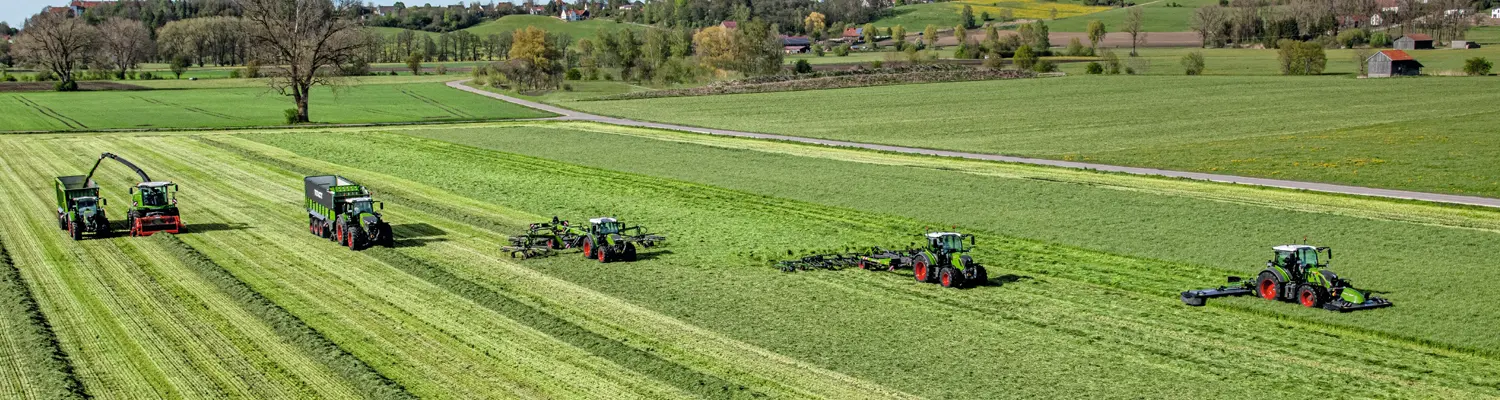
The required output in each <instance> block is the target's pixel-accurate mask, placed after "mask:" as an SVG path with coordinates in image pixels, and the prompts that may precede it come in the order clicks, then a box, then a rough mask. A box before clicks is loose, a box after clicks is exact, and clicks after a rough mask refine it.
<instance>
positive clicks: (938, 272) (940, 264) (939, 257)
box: [776, 232, 990, 288]
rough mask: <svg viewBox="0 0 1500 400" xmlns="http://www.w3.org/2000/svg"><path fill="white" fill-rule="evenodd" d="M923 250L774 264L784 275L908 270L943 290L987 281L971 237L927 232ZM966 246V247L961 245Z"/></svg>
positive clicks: (826, 256)
mask: <svg viewBox="0 0 1500 400" xmlns="http://www.w3.org/2000/svg"><path fill="white" fill-rule="evenodd" d="M922 236H923V238H925V239H926V240H927V244H926V245H925V246H923V247H916V246H915V245H913V247H912V248H908V249H906V250H888V249H883V248H879V247H876V248H872V249H870V251H868V252H854V253H840V254H818V255H811V256H806V257H802V258H800V259H795V260H786V261H780V262H777V263H776V266H777V268H780V269H781V270H782V271H785V272H794V271H806V270H810V269H838V268H842V267H848V266H857V267H859V268H860V269H865V270H886V271H895V270H897V269H901V268H907V267H911V269H912V276H913V277H914V278H916V280H917V282H922V283H932V282H936V283H938V284H941V285H943V287H949V288H954V287H966V286H976V285H982V284H984V283H985V282H988V281H989V280H990V276H989V272H988V271H986V270H985V269H984V266H983V265H979V263H976V262H974V258H973V257H970V256H969V252H970V251H972V250H973V249H974V235H969V234H962V233H955V232H928V233H926V234H923V235H922ZM965 242H967V243H965Z"/></svg>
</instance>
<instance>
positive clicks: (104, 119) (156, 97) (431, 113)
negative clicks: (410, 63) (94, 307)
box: [0, 81, 549, 132]
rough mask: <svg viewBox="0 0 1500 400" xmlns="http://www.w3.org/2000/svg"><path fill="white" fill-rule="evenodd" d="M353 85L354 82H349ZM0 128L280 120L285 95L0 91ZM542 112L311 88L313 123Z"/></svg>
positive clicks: (368, 87) (449, 95)
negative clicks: (1, 108) (4, 111)
mask: <svg viewBox="0 0 1500 400" xmlns="http://www.w3.org/2000/svg"><path fill="white" fill-rule="evenodd" d="M356 82H357V81H356ZM0 105H3V106H4V107H5V109H6V110H9V111H11V112H6V113H4V114H3V115H0V132H4V131H58V130H98V129H156V128H229V127H247V126H278V125H284V124H286V116H285V113H284V111H285V110H287V109H289V108H295V106H294V105H293V104H292V101H291V98H290V97H285V96H282V95H280V94H277V93H275V92H271V91H268V90H267V89H266V88H264V87H259V88H255V87H248V88H220V89H188V90H149V91H109V92H73V93H52V92H43V93H0ZM544 116H549V114H546V113H543V112H540V111H534V110H531V109H528V108H524V107H521V106H517V105H512V104H509V103H505V102H498V101H490V100H489V99H486V98H483V97H480V96H477V95H474V94H472V93H466V92H462V91H457V90H453V89H449V88H448V87H447V86H445V85H444V84H442V83H435V82H434V83H413V84H353V85H350V86H345V87H341V88H339V89H338V90H337V91H335V90H333V89H329V88H326V87H320V88H315V89H314V90H313V93H312V105H311V118H312V120H313V122H316V123H327V124H362V123H398V122H443V121H471V120H495V119H508V118H535V117H544Z"/></svg>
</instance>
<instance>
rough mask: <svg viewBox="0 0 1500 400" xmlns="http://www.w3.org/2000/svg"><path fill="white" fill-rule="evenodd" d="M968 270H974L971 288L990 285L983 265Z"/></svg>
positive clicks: (988, 275) (988, 276) (988, 273)
mask: <svg viewBox="0 0 1500 400" xmlns="http://www.w3.org/2000/svg"><path fill="white" fill-rule="evenodd" d="M969 268H973V269H974V280H973V281H972V283H973V286H979V285H985V284H989V283H990V272H989V271H986V270H985V269H984V266H983V265H975V266H972V267H969Z"/></svg>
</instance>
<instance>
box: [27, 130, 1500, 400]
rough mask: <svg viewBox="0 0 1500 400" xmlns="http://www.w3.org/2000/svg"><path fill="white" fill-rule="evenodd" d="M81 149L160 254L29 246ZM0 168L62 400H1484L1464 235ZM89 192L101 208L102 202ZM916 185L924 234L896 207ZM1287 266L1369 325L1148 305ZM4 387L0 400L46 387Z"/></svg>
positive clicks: (862, 160) (164, 168)
mask: <svg viewBox="0 0 1500 400" xmlns="http://www.w3.org/2000/svg"><path fill="white" fill-rule="evenodd" d="M351 144H355V145H351ZM100 149H107V150H109V151H112V152H115V153H117V154H121V155H123V156H125V157H128V158H130V159H131V161H134V162H135V163H137V164H139V165H141V166H142V167H143V168H145V169H146V170H148V171H151V173H152V175H153V177H158V179H170V180H173V181H175V182H177V183H179V184H180V185H182V187H183V190H182V192H180V194H179V198H180V199H181V204H182V207H183V216H184V218H185V220H186V222H187V224H188V226H189V229H188V232H187V233H184V234H181V235H177V236H157V237H151V238H128V237H114V238H107V239H91V240H86V241H83V242H72V241H70V240H68V239H66V238H65V235H63V234H62V233H61V232H59V231H57V230H56V223H55V221H54V220H53V218H52V216H51V215H50V211H47V210H45V209H48V208H49V207H50V206H49V205H48V204H49V203H50V202H51V196H52V193H51V190H52V189H51V187H50V186H49V183H48V181H49V179H51V177H52V176H56V175H63V174H75V173H79V172H80V170H81V169H86V168H87V166H88V165H89V164H90V163H91V162H92V161H93V158H94V155H95V154H97V153H98V152H99V151H100ZM601 149H608V150H607V151H601ZM0 151H3V152H4V153H5V154H10V155H12V156H8V157H5V158H3V159H0V179H4V180H5V182H8V183H10V184H11V187H13V188H16V189H17V190H10V191H5V192H4V193H0V209H6V210H12V211H11V212H7V213H0V227H3V229H0V243H3V246H4V249H6V253H7V254H9V255H10V257H11V259H12V261H11V262H10V263H9V265H10V266H11V267H12V268H14V270H16V271H18V272H19V276H20V277H21V278H20V279H22V280H24V282H26V285H27V286H28V287H30V288H31V290H30V292H31V294H30V296H29V297H30V298H33V299H34V301H35V303H36V304H38V305H39V307H38V308H39V309H40V310H41V311H42V314H43V315H45V318H46V320H47V322H48V323H50V326H51V327H52V328H53V331H55V335H56V338H57V339H56V341H57V343H58V346H57V347H58V348H59V349H61V351H63V352H64V353H65V354H66V355H67V356H68V357H67V358H68V359H69V360H72V363H73V373H72V374H70V375H69V376H70V377H71V378H73V379H76V380H78V381H79V382H81V383H82V387H84V388H85V390H86V392H87V393H86V394H88V395H92V396H95V397H173V396H174V395H180V396H183V397H220V396H233V395H235V394H243V393H246V392H247V391H248V392H249V393H253V396H254V397H261V398H305V397H334V398H350V397H373V398H403V397H406V396H416V397H423V398H490V397H553V398H556V397H569V398H576V397H590V398H690V397H695V398H703V397H710V398H727V397H734V398H757V397H773V398H784V397H797V398H805V397H816V398H919V397H920V398H995V397H1069V398H1072V397H1118V395H1119V394H1120V393H1130V394H1131V396H1143V397H1208V396H1213V397H1216V398H1266V397H1339V396H1350V397H1421V396H1433V395H1437V396H1441V397H1462V398H1471V397H1494V396H1500V386H1497V385H1500V372H1497V371H1500V362H1497V360H1495V357H1500V354H1497V353H1495V352H1494V351H1493V349H1494V348H1495V346H1496V345H1500V342H1496V340H1497V339H1496V337H1494V335H1492V334H1491V332H1489V329H1488V327H1489V326H1491V325H1493V324H1494V323H1496V322H1497V321H1496V320H1497V319H1500V312H1497V311H1495V310H1492V309H1491V308H1487V307H1485V306H1484V303H1483V302H1474V301H1467V300H1466V299H1465V296H1477V295H1483V294H1484V293H1486V292H1488V288H1489V286H1488V285H1489V284H1488V282H1491V281H1493V279H1491V278H1493V277H1491V276H1489V275H1493V273H1494V272H1493V271H1489V270H1486V269H1483V268H1476V266H1481V265H1484V263H1486V262H1487V260H1488V257H1489V255H1488V252H1487V251H1486V250H1487V249H1491V248H1495V246H1496V245H1500V243H1495V242H1496V241H1500V233H1497V232H1500V213H1497V212H1495V211H1492V210H1471V209H1460V208H1450V207H1440V206H1429V205H1420V204H1411V203H1400V202H1389V201H1383V200H1372V199H1358V198H1348V197H1340V196H1329V195H1321V194H1313V193H1296V192H1286V191H1279V190H1267V189H1257V188H1250V187H1238V186H1230V185H1217V184H1208V183H1194V182H1179V181H1170V180H1160V179H1152V178H1144V177H1132V176H1117V175H1105V174H1095V173H1090V172H1086V171H1072V170H1055V169H1046V168H1039V167H1027V166H1014V165H1005V164H993V163H978V162H968V161H957V160H945V159H935V158H925V157H913V156H900V155H888V154H881V153H872V152H859V151H852V150H842V149H832V148H824V147H814V146H802V145H793V144H786V143H776V142H763V141H750V140H741V139H732V138H722V137H711V136H702V135H692V134H680V133H668V132H660V131H650V130H639V129H629V128H619V127H610V126H605V125H596V124H587V123H488V124H471V125H461V126H449V127H430V126H427V127H387V128H330V129H323V130H321V131H319V132H318V133H317V134H308V132H306V131H259V132H248V131H247V132H206V133H193V132H186V133H169V134H145V133H110V134H72V135H55V134H44V135H24V136H23V135H12V136H0ZM315 173H317V174H321V173H338V174H341V175H344V176H347V177H350V178H352V179H355V180H357V181H360V182H363V183H365V184H367V185H370V186H371V187H372V189H374V190H375V192H376V193H377V197H379V198H380V199H382V200H384V201H385V202H386V207H385V214H386V218H387V219H388V220H389V221H391V223H392V224H393V225H394V228H395V232H396V235H397V237H398V240H397V243H396V247H395V248H392V249H384V248H376V249H368V250H365V251H362V252H358V253H352V252H350V251H349V250H348V249H344V248H341V247H339V246H337V245H335V244H333V243H330V242H328V241H326V240H322V239H318V238H316V237H314V236H313V235H310V234H308V233H307V230H306V226H305V222H306V218H305V217H304V216H303V215H301V211H300V210H299V209H298V207H299V205H300V204H301V202H302V196H303V193H302V187H301V182H300V178H301V177H302V176H304V175H307V174H315ZM97 178H98V180H99V181H100V183H101V185H102V186H103V187H104V188H105V190H104V191H105V193H104V195H105V196H106V197H110V198H115V199H119V198H123V197H124V196H125V193H124V190H123V189H124V188H125V186H126V185H128V184H129V183H130V182H134V181H133V179H134V175H133V174H132V173H130V172H129V171H128V170H126V169H124V168H119V166H117V165H110V166H105V167H102V168H101V171H100V175H99V176H98V177H97ZM932 187H942V188H945V189H944V190H942V192H943V193H945V194H944V195H943V196H940V197H937V198H941V199H942V201H945V202H949V203H948V204H944V205H943V206H941V207H931V206H930V205H931V204H930V203H929V204H927V206H924V204H923V202H919V201H913V199H916V198H919V197H920V196H924V195H926V194H927V193H931V192H932V191H933V190H932V189H930V188H932ZM953 188H959V189H961V190H952V189H953ZM928 197H934V196H928ZM955 205H958V206H955ZM110 206H111V208H110V213H111V215H121V214H122V210H121V209H120V208H122V207H124V206H123V205H120V204H119V202H118V201H117V202H114V203H111V204H110ZM27 210H30V211H27ZM553 215H560V216H563V217H564V218H574V219H578V218H584V217H587V216H597V215H614V216H618V217H620V218H622V219H625V220H627V221H630V222H634V223H640V224H643V225H646V226H648V227H651V228H652V229H653V230H656V231H662V232H665V233H667V234H668V236H669V237H670V238H671V239H670V240H671V242H670V245H669V246H668V247H666V248H663V249H661V250H657V251H653V252H648V253H645V255H646V257H644V259H643V260H642V261H638V262H634V263H628V264H599V263H597V262H594V261H589V260H584V259H583V258H582V257H578V256H577V254H576V253H565V254H564V255H561V256H559V257H554V258H546V259H536V260H525V261H522V260H514V259H511V258H509V257H507V256H506V255H505V254H504V253H503V252H501V251H499V250H498V249H497V246H499V245H500V244H501V243H503V242H504V241H505V236H506V235H507V234H508V233H511V232H517V231H519V230H521V229H523V228H524V226H525V224H526V223H528V222H535V221H540V220H543V219H547V218H549V217H551V216H553ZM1289 220H1290V221H1298V224H1296V225H1292V224H1280V223H1268V222H1267V221H1289ZM950 224H957V225H959V227H960V229H962V230H964V231H966V232H974V233H977V234H979V235H980V239H979V240H980V249H979V250H978V251H977V252H976V253H975V256H976V258H978V259H979V260H980V261H981V262H984V263H986V264H987V265H989V266H990V269H991V271H993V272H992V277H994V278H995V279H994V280H993V281H992V282H991V283H990V284H989V285H987V286H981V287H978V288H974V289H969V290H953V289H943V288H940V287H937V286H936V285H930V284H919V283H915V282H913V281H912V279H911V277H910V276H909V273H908V274H900V273H884V272H880V273H877V272H866V271H859V270H845V271H837V272H833V271H823V272H808V273H795V274H787V273H782V272H779V271H777V270H775V269H774V268H772V267H771V266H770V262H771V261H772V260H775V259H777V258H779V257H782V255H783V254H785V252H786V251H787V250H793V251H799V252H800V251H810V250H814V249H829V248H837V247H842V246H853V245H860V244H898V243H899V244H904V243H905V242H906V241H909V240H911V235H912V234H913V233H918V232H920V231H921V229H922V227H924V226H947V225H950ZM1122 232H1129V234H1123V233H1122ZM1298 235H1309V236H1311V237H1312V238H1314V239H1315V240H1319V241H1321V242H1322V243H1324V244H1329V245H1333V246H1335V247H1336V248H1338V249H1340V252H1341V254H1340V261H1338V262H1336V264H1335V266H1336V268H1337V269H1338V270H1339V271H1340V272H1341V273H1343V275H1344V276H1346V277H1348V278H1351V279H1353V280H1354V281H1355V282H1356V283H1360V284H1361V285H1363V286H1367V287H1371V288H1376V289H1378V290H1382V291H1385V292H1387V293H1388V294H1387V295H1386V296H1387V297H1389V298H1391V299H1393V300H1394V301H1396V302H1397V303H1398V306H1397V307H1395V308H1390V309H1383V310H1378V311H1371V312H1360V313H1351V314H1335V313H1329V312H1326V311H1321V310H1308V309H1304V308H1302V307H1300V306H1297V305H1293V304H1277V303H1270V302H1266V301H1263V300H1257V299H1248V298H1241V299H1226V300H1222V301H1215V302H1212V303H1210V306H1209V307H1206V308H1189V307H1186V306H1182V305H1181V304H1180V303H1179V302H1178V300H1177V299H1176V291H1179V290H1183V289H1186V288H1189V287H1202V286H1208V285H1212V284H1215V282H1217V281H1219V280H1221V279H1222V276H1223V275H1225V274H1230V273H1234V274H1247V273H1250V272H1254V271H1255V269H1256V268H1257V264H1259V263H1260V262H1261V260H1262V259H1263V257H1265V256H1266V253H1267V249H1266V247H1268V246H1270V245H1272V244H1276V243H1279V242H1283V241H1286V240H1290V237H1293V236H1298ZM1412 238H1422V240H1424V241H1425V242H1424V243H1430V245H1424V246H1418V247H1411V246H1401V245H1399V244H1401V243H1406V241H1408V240H1411V239H1412ZM1393 242H1394V243H1393ZM0 261H3V260H0ZM1414 264H1420V265H1424V267H1423V271H1422V274H1423V276H1424V279H1410V278H1411V276H1412V273H1413V272H1412V271H1411V266H1412V265H1414ZM0 278H4V276H3V275H0ZM4 282H5V280H0V290H12V291H13V290H15V289H13V288H11V286H5V285H3V283H4ZM7 288H10V289H7ZM7 298H9V297H7ZM268 305H271V306H274V307H269V308H268V307H267V306H268ZM144 310H151V311H144ZM257 310H258V311H257ZM11 314H13V312H12V311H11V310H10V309H8V308H5V307H0V321H8V320H11V319H12V316H11ZM22 320H24V318H23V319H22ZM286 326H292V327H298V326H302V327H305V329H287V328H285V327H286ZM299 332H300V334H299ZM187 333H192V334H191V335H189V334H187ZM215 346H228V347H215ZM221 348H222V349H233V351H227V350H224V351H214V352H206V351H202V350H200V349H221ZM21 351H25V350H20V348H19V347H17V346H0V355H3V356H4V357H0V359H6V360H9V359H16V357H19V355H16V353H18V352H21ZM329 354H332V356H329ZM271 355H274V356H271ZM14 368H16V366H13V365H12V364H0V371H6V374H0V383H4V384H3V385H0V388H7V390H13V391H11V392H8V393H12V394H17V393H19V394H18V395H12V396H9V397H21V396H29V395H37V394H38V393H54V392H55V391H56V390H59V389H57V388H56V386H58V385H64V384H65V383H58V382H48V381H35V382H34V383H28V384H25V385H18V384H14V383H13V382H12V379H11V378H8V377H10V376H16V375H14V374H12V373H11V372H9V371H11V370H12V369H14ZM28 382H30V381H28ZM1037 382H1046V383H1047V384H1045V385H1038V384H1037ZM1289 383H1290V384H1289ZM9 388H19V389H9ZM43 390H53V391H54V392H43ZM64 392H66V391H65V390H64Z"/></svg>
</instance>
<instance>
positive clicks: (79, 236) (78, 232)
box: [68, 220, 83, 240]
mask: <svg viewBox="0 0 1500 400" xmlns="http://www.w3.org/2000/svg"><path fill="white" fill-rule="evenodd" d="M72 224H73V228H72V229H69V230H68V234H69V236H72V237H73V240H83V221H79V220H73V222H72Z"/></svg>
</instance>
